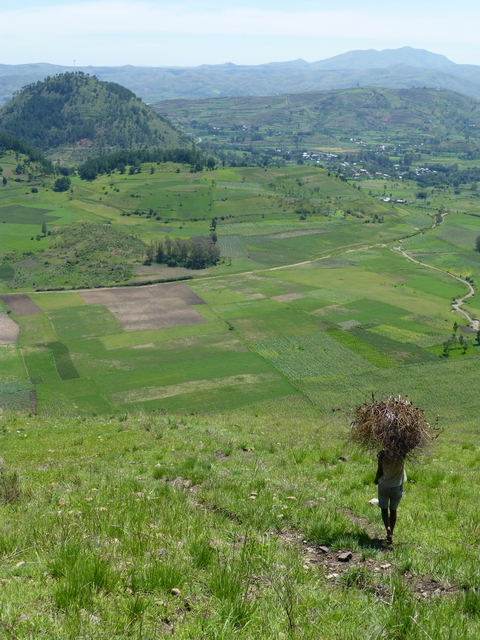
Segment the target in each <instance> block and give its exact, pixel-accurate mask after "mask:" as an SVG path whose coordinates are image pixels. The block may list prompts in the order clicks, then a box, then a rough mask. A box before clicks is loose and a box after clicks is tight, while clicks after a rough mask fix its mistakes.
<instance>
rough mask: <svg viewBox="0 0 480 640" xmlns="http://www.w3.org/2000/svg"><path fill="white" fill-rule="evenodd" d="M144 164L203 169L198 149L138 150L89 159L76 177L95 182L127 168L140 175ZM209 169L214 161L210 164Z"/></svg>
mask: <svg viewBox="0 0 480 640" xmlns="http://www.w3.org/2000/svg"><path fill="white" fill-rule="evenodd" d="M144 162H157V163H162V162H179V163H182V164H189V165H191V167H192V170H195V171H201V170H202V169H203V165H204V162H203V157H202V152H201V151H200V149H199V148H198V147H195V146H193V147H190V148H170V149H158V148H153V147H152V148H149V149H138V150H136V151H128V150H122V151H117V152H115V153H109V154H106V155H102V156H99V157H96V158H90V160H87V161H86V162H84V163H83V164H82V165H80V167H79V168H78V175H79V176H80V178H82V180H95V178H97V177H98V176H99V175H104V174H106V173H107V174H108V173H111V172H112V171H118V172H119V173H120V174H124V173H125V171H126V169H127V167H129V172H130V173H131V174H133V173H140V172H141V170H142V163H144ZM210 165H211V168H213V166H214V165H215V161H213V164H212V162H210Z"/></svg>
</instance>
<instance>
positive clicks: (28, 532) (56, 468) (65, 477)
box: [0, 396, 480, 640]
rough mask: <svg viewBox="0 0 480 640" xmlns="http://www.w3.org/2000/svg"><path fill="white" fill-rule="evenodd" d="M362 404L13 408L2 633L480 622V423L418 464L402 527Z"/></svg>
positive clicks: (443, 628) (143, 634)
mask: <svg viewBox="0 0 480 640" xmlns="http://www.w3.org/2000/svg"><path fill="white" fill-rule="evenodd" d="M345 399H346V400H347V399H348V396H345ZM459 418H460V416H459ZM347 424H348V421H347V417H346V416H340V414H338V413H337V414H333V416H332V415H330V416H329V417H328V419H324V418H322V417H321V416H319V415H318V414H316V413H315V411H314V410H313V409H312V408H311V407H309V405H308V403H306V402H303V403H302V402H298V401H296V400H295V399H287V400H285V401H283V402H278V401H277V402H275V403H273V402H272V403H268V404H265V405H263V406H261V407H259V406H256V407H252V408H251V409H249V410H246V411H243V412H239V411H237V412H232V413H228V414H224V415H202V414H195V415H178V414H177V415H175V414H163V415H153V414H147V413H144V414H136V415H132V416H122V417H120V418H117V419H116V418H113V417H107V418H99V417H92V416H89V417H87V418H82V419H78V418H68V417H67V418H66V417H61V418H58V419H56V420H50V419H47V420H45V419H41V418H37V417H22V416H20V415H17V414H9V415H5V416H3V417H0V425H1V427H2V429H1V432H0V440H1V444H2V458H3V460H4V462H3V461H2V464H3V466H2V470H1V480H2V482H1V485H0V499H1V502H2V503H1V504H0V512H1V515H2V543H1V548H0V554H1V557H2V565H1V569H0V579H1V585H2V599H3V601H4V602H5V603H8V607H6V610H5V611H4V613H3V615H2V620H1V622H0V629H2V631H4V633H3V634H2V635H3V636H4V638H16V639H18V640H22V639H23V640H27V639H31V638H42V637H43V638H116V639H118V640H122V639H123V640H126V639H132V638H135V639H137V638H138V639H140V638H167V637H169V638H172V639H174V640H183V639H185V638H205V639H211V640H214V639H216V640H220V639H225V640H226V639H227V638H228V639H230V638H238V639H239V640H240V639H241V640H252V639H254V638H255V639H256V638H265V639H273V638H289V639H290V640H317V639H318V638H332V639H334V638H336V639H340V638H342V639H347V638H348V639H350V638H379V637H382V638H385V639H390V640H394V639H396V640H397V639H400V638H403V639H406V638H408V640H424V638H447V637H448V638H478V637H479V633H480V617H479V612H480V597H479V593H478V540H479V528H478V514H477V512H476V508H475V507H476V505H475V503H474V501H472V499H471V490H470V488H471V486H472V485H473V486H474V485H475V483H476V482H477V476H478V472H477V466H478V455H479V454H478V436H477V435H476V423H475V422H473V423H472V424H467V423H466V422H465V421H464V420H463V419H462V418H460V419H459V420H457V421H456V423H455V425H454V426H453V427H451V428H450V429H448V430H447V431H446V432H445V433H444V434H443V436H442V438H441V440H440V441H439V443H438V445H436V446H435V449H434V454H435V455H434V456H429V457H427V458H426V459H425V460H424V461H423V463H422V464H421V465H416V466H412V465H408V466H407V475H408V478H409V482H408V483H407V484H406V487H405V496H404V498H403V499H402V502H401V506H400V510H399V517H398V522H397V526H396V528H395V541H396V543H395V545H387V544H386V543H385V542H384V535H385V534H384V529H383V526H382V524H381V518H380V512H379V509H378V508H377V507H376V506H374V505H372V504H371V503H370V501H371V500H372V498H374V497H375V495H376V488H375V487H374V485H373V477H374V473H375V462H374V460H372V459H371V458H370V457H368V456H366V455H364V454H360V453H358V452H355V451H353V450H352V449H351V448H349V447H348V446H347V444H346V442H345V435H346V433H347ZM460 442H461V446H460ZM427 514H428V517H427ZM340 554H345V555H340ZM342 560H343V561H342ZM359 629H361V631H360V632H359Z"/></svg>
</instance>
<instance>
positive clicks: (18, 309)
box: [0, 293, 43, 316]
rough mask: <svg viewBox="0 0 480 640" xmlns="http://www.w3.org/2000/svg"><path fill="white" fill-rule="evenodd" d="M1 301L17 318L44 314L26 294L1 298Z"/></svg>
mask: <svg viewBox="0 0 480 640" xmlns="http://www.w3.org/2000/svg"><path fill="white" fill-rule="evenodd" d="M0 300H1V301H2V302H3V304H4V305H5V306H6V307H7V309H8V310H9V311H11V312H12V313H14V314H15V315H16V316H36V315H38V314H39V313H43V311H42V310H41V309H40V307H37V305H36V304H35V303H34V302H32V300H30V298H29V297H28V296H27V295H26V294H25V293H17V294H13V295H10V296H0Z"/></svg>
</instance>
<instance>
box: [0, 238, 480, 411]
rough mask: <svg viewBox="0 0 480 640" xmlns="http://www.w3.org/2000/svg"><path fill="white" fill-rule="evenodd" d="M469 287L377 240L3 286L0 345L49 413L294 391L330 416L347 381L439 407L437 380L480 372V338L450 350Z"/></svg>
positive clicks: (232, 400)
mask: <svg viewBox="0 0 480 640" xmlns="http://www.w3.org/2000/svg"><path fill="white" fill-rule="evenodd" d="M379 265H382V267H381V269H379ZM464 293H465V286H464V285H463V284H462V283H461V282H459V281H456V280H453V279H451V278H450V281H449V279H448V276H445V275H444V274H441V273H438V272H436V271H433V270H430V269H428V268H426V267H420V266H418V265H415V264H413V263H409V262H408V261H406V260H405V259H404V258H403V257H402V256H400V255H399V254H398V253H396V252H393V251H392V250H391V249H389V248H387V247H378V248H376V249H366V250H364V251H362V250H356V251H350V252H349V253H347V254H341V255H339V256H336V257H331V256H330V257H329V258H328V259H318V260H316V261H312V262H308V263H307V264H304V265H299V266H297V267H286V268H282V269H274V270H270V269H263V270H257V271H255V272H251V273H249V274H233V275H230V276H229V275H220V276H209V277H206V278H203V279H198V280H195V281H189V282H184V283H171V284H163V285H162V284H159V285H153V286H146V287H128V288H118V289H106V290H92V291H87V290H83V291H82V290H80V291H77V292H45V293H42V292H37V293H31V294H28V295H27V294H4V295H2V296H1V300H2V301H3V305H4V307H5V308H6V312H4V314H3V317H4V318H8V319H9V320H10V322H12V323H13V320H15V322H16V323H18V325H19V326H20V327H21V333H20V337H19V338H18V340H17V336H16V335H15V336H13V335H12V337H11V339H10V341H9V343H6V344H4V345H0V349H3V350H4V352H5V354H6V355H5V358H8V361H9V362H11V363H12V366H13V367H14V368H15V370H16V371H19V372H22V375H21V376H19V380H18V381H19V383H20V382H21V383H22V384H25V383H26V382H30V388H31V390H32V392H33V390H34V391H35V395H36V403H37V406H36V410H37V412H38V413H39V414H40V415H51V416H54V415H58V414H62V415H64V414H67V415H72V416H73V415H76V414H77V413H83V414H91V413H99V414H105V413H106V414H110V413H117V412H138V411H149V412H151V411H153V412H171V411H185V412H195V411H214V412H215V411H225V410H231V409H235V408H239V407H242V406H245V405H249V404H252V403H258V402H260V403H261V402H265V401H270V400H273V399H275V398H277V399H279V398H282V397H287V396H288V397H290V396H295V397H298V398H299V399H300V398H301V397H302V396H304V397H306V398H308V399H309V400H310V401H311V402H312V403H313V404H314V405H315V406H316V407H317V408H318V409H319V410H320V411H321V413H322V414H324V415H327V414H328V413H329V412H330V411H331V408H332V406H339V405H340V406H342V405H344V404H345V401H344V400H343V401H342V397H344V396H345V388H346V387H350V388H351V393H350V396H351V397H353V398H354V400H358V401H361V399H362V398H363V397H364V396H365V395H368V393H370V392H372V391H374V392H375V391H377V390H378V391H379V392H382V393H384V392H385V391H386V390H388V389H389V388H390V389H398V388H401V390H402V393H406V394H410V393H412V394H414V395H415V393H417V394H418V393H419V392H420V388H424V389H425V391H424V392H422V397H423V396H425V398H424V399H425V402H426V403H427V405H428V406H430V404H431V400H432V399H433V398H435V400H439V398H437V397H436V396H435V395H434V394H432V393H431V392H429V389H430V388H435V389H436V388H440V387H439V385H447V386H448V381H449V380H450V384H451V385H453V387H452V392H453V388H454V387H455V384H456V383H453V382H452V380H456V379H458V375H459V372H461V371H462V368H464V369H465V370H467V369H468V371H469V374H468V375H469V378H470V379H472V380H473V383H475V380H476V379H477V376H478V374H477V373H476V366H477V363H478V358H479V356H480V347H479V346H478V345H476V344H475V343H474V340H473V338H472V337H470V343H469V345H468V349H467V350H466V352H465V353H461V352H460V350H459V349H460V347H459V346H457V348H456V350H454V351H453V352H452V355H451V356H449V358H445V357H442V353H441V345H442V344H443V342H444V341H445V340H446V339H447V338H448V337H449V336H450V334H451V332H452V325H453V322H454V321H455V318H453V316H452V314H451V311H450V298H451V297H452V296H457V297H458V296H461V295H462V294H464ZM8 311H9V312H10V313H7V312H8ZM6 335H8V334H6ZM457 356H458V357H457ZM7 371H8V370H7V369H5V368H2V374H1V375H2V380H1V383H2V389H3V388H5V398H4V399H3V402H4V404H5V406H8V404H9V403H10V402H11V400H9V398H11V393H10V391H9V389H10V386H9V385H11V383H12V380H11V373H10V372H8V373H7ZM427 372H428V375H427ZM420 382H421V384H420ZM473 388H475V384H474V385H473ZM446 391H447V389H445V388H443V387H442V395H441V397H440V400H441V402H440V404H441V405H442V403H443V402H445V408H446V409H448V411H446V415H445V417H447V416H450V414H451V413H452V410H451V409H450V408H449V400H448V394H446ZM2 398H3V396H2ZM29 398H30V396H28V397H27V396H25V395H24V400H25V402H26V403H27V404H26V405H25V407H26V408H27V407H28V403H29V402H30V399H29ZM470 400H471V401H472V402H473V401H474V398H473V396H472V398H471V399H469V402H470ZM442 406H443V405H442ZM476 409H477V407H476V404H475V403H474V404H473V406H472V407H471V408H470V406H469V408H468V412H469V413H470V412H472V415H473V413H474V412H475V411H476ZM454 413H455V412H454ZM455 417H456V414H455V415H454V416H453V417H452V419H454V418H455Z"/></svg>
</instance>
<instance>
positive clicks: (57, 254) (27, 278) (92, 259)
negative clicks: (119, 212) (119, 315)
mask: <svg viewBox="0 0 480 640" xmlns="http://www.w3.org/2000/svg"><path fill="white" fill-rule="evenodd" d="M49 236H50V245H49V247H48V249H47V250H45V249H43V248H42V249H40V250H39V251H25V252H24V253H23V254H21V255H19V254H15V255H11V254H7V255H5V256H4V258H3V265H4V267H5V266H7V265H11V271H10V272H9V273H8V275H6V277H4V282H5V283H6V284H7V285H8V286H9V287H12V288H14V289H16V288H18V287H20V288H24V287H28V288H31V289H40V290H45V289H46V290H49V289H70V288H74V289H75V288H80V287H82V288H83V287H85V288H87V287H95V286H97V287H98V286H101V285H105V284H116V283H120V282H127V281H129V280H130V279H131V277H132V275H133V264H134V263H135V261H137V262H140V261H141V259H142V258H143V256H144V254H145V245H144V243H143V242H142V241H141V240H139V239H138V238H136V237H135V236H134V235H132V234H131V233H128V232H126V231H125V230H122V229H120V228H117V227H115V226H113V225H110V224H92V223H82V224H79V225H71V226H69V227H66V228H60V229H56V230H53V231H50V232H49ZM32 240H33V238H32Z"/></svg>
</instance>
